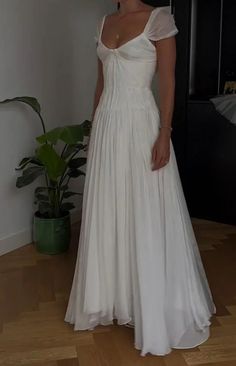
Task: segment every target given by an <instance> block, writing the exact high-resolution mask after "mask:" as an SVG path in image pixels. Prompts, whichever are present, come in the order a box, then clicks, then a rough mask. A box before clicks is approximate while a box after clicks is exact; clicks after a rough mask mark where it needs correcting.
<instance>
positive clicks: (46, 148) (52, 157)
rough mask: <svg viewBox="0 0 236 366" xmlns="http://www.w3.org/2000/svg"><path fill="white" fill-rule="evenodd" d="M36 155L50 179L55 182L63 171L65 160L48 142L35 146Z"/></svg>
mask: <svg viewBox="0 0 236 366" xmlns="http://www.w3.org/2000/svg"><path fill="white" fill-rule="evenodd" d="M36 156H37V158H38V159H39V160H40V161H41V162H42V163H43V165H44V166H45V167H46V170H47V174H48V176H49V178H50V180H52V181H54V182H56V181H57V179H58V178H59V177H60V176H61V175H62V174H63V173H64V170H65V168H66V162H65V161H64V160H63V159H62V158H61V157H60V156H59V155H58V154H57V152H56V151H55V150H54V148H53V147H52V146H51V145H48V144H45V145H42V146H40V147H39V148H37V149H36Z"/></svg>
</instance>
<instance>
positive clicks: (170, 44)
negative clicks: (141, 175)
mask: <svg viewBox="0 0 236 366" xmlns="http://www.w3.org/2000/svg"><path fill="white" fill-rule="evenodd" d="M156 52H157V68H158V74H159V99H160V119H161V121H160V122H161V129H160V132H159V135H158V137H157V140H156V141H155V144H154V146H153V149H152V163H153V167H152V170H156V169H160V168H162V167H163V166H165V165H166V164H167V163H168V161H169V158H170V136H171V124H172V117H173V110H174V96H175V64H176V43H175V37H169V38H166V39H162V40H160V41H157V42H156Z"/></svg>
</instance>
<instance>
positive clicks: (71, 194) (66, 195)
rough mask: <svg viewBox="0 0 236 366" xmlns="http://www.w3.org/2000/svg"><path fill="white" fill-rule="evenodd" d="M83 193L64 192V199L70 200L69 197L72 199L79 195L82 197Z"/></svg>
mask: <svg viewBox="0 0 236 366" xmlns="http://www.w3.org/2000/svg"><path fill="white" fill-rule="evenodd" d="M80 194H81V193H77V192H70V191H68V192H64V194H63V198H69V197H72V196H77V195H80Z"/></svg>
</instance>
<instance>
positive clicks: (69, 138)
mask: <svg viewBox="0 0 236 366" xmlns="http://www.w3.org/2000/svg"><path fill="white" fill-rule="evenodd" d="M84 136H85V129H84V128H83V127H82V126H81V125H71V126H64V127H56V128H54V129H53V130H51V131H49V132H47V133H45V134H43V135H40V136H38V137H36V140H37V141H38V142H39V143H40V144H43V143H46V142H51V143H52V144H54V145H55V144H56V143H57V141H58V140H61V141H63V142H65V143H66V144H68V145H74V144H76V143H77V142H79V141H81V142H82V141H83V139H84Z"/></svg>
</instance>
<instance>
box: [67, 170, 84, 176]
mask: <svg viewBox="0 0 236 366" xmlns="http://www.w3.org/2000/svg"><path fill="white" fill-rule="evenodd" d="M67 175H68V176H69V177H71V178H77V177H80V176H81V175H85V173H84V172H82V170H79V169H71V170H69V172H68V173H67Z"/></svg>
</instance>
